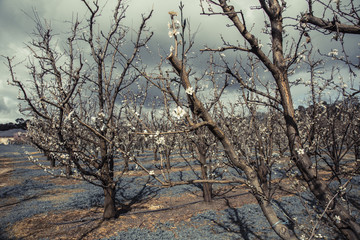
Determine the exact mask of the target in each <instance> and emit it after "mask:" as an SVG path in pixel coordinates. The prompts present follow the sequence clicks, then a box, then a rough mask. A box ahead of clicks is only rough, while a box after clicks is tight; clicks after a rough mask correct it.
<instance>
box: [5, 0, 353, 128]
mask: <svg viewBox="0 0 360 240" xmlns="http://www.w3.org/2000/svg"><path fill="white" fill-rule="evenodd" d="M90 2H91V1H90ZM100 2H101V3H105V2H108V6H107V7H105V8H104V9H103V10H102V17H101V18H100V19H99V21H98V24H99V25H100V27H101V28H102V27H104V28H106V27H105V26H107V25H108V24H109V22H110V16H111V6H112V4H114V1H105V0H101V1H100ZM182 2H183V3H184V5H185V8H184V16H185V17H186V18H187V19H188V23H190V24H191V27H192V30H193V32H195V31H196V30H197V29H198V32H197V35H196V38H195V41H196V44H195V46H194V48H193V51H194V52H195V53H196V54H198V55H199V56H201V58H200V59H197V60H194V61H191V66H192V67H193V68H194V69H196V70H197V71H199V72H200V71H204V69H205V66H206V60H207V58H208V55H207V54H206V53H204V54H200V53H199V49H201V48H203V47H204V46H205V45H206V46H209V47H212V48H217V47H219V46H222V41H221V36H222V37H223V38H224V39H225V40H226V41H228V42H230V43H232V44H241V45H243V40H242V38H241V36H240V34H239V33H238V32H237V31H236V30H235V29H234V28H233V27H227V24H230V25H231V22H230V20H229V19H228V18H227V17H225V16H222V15H216V16H205V15H201V14H200V12H201V8H200V6H199V3H200V1H199V0H183V1H182ZM289 2H290V1H289ZM127 3H128V4H129V8H128V11H127V13H126V16H127V18H126V19H125V24H126V25H127V26H128V27H131V28H133V29H135V30H136V29H137V28H138V26H139V23H140V19H141V14H143V13H145V14H146V13H148V12H150V11H151V10H152V9H154V13H153V17H152V19H151V20H150V21H149V24H148V27H149V28H150V29H151V31H153V32H154V36H153V39H152V41H151V43H150V44H149V46H150V49H151V51H152V54H151V55H144V56H143V60H144V63H145V64H147V65H148V66H149V67H150V68H153V67H155V66H156V65H157V64H158V62H159V56H158V53H160V54H161V55H163V57H166V55H167V54H168V53H169V48H170V46H171V45H172V44H173V40H172V39H170V38H169V37H168V34H167V33H168V29H167V23H168V21H169V19H170V18H169V15H168V11H177V12H179V9H178V5H179V3H180V1H179V0H171V1H169V0H146V1H144V0H131V1H127ZM231 4H233V5H234V6H235V9H237V10H243V13H244V16H245V19H246V23H247V26H248V28H249V29H251V30H252V31H253V32H254V33H256V35H257V36H258V38H259V40H260V41H261V43H262V44H263V45H264V50H266V51H269V49H268V47H267V43H269V41H270V39H269V36H268V35H266V34H264V33H261V30H262V27H263V22H264V21H263V19H264V14H263V13H262V11H261V10H251V7H252V6H253V5H254V4H255V3H253V2H252V1H245V2H244V1H241V3H240V2H238V1H231ZM33 10H36V11H37V13H38V15H39V16H40V17H41V18H44V19H48V20H49V21H50V22H51V24H52V27H53V28H54V29H55V30H54V32H56V33H59V34H60V35H59V38H60V37H61V36H63V35H64V36H65V34H66V33H67V32H68V30H69V29H68V27H69V22H67V23H65V20H67V21H71V19H72V18H74V17H76V16H78V17H79V19H80V20H83V19H84V15H85V13H86V11H87V10H86V8H85V7H84V5H83V4H82V3H81V1H74V0H61V1H55V0H37V1H28V0H16V1H13V0H1V1H0V27H1V29H2V34H1V35H0V41H1V44H0V54H1V55H7V56H16V60H17V61H21V60H23V59H25V58H26V56H28V55H29V51H27V50H26V48H25V45H24V43H25V42H28V41H29V40H30V37H31V33H32V31H33V28H34V22H33V21H32V20H31V18H30V17H29V16H27V15H26V14H25V13H27V14H28V15H30V16H31V15H32V12H33ZM305 10H306V1H305V0H304V1H292V3H291V4H290V3H289V4H288V10H287V11H286V12H285V13H284V14H285V15H286V16H290V17H295V16H297V15H298V14H300V12H301V11H305ZM76 13H78V14H76ZM284 21H285V23H286V24H288V23H295V22H294V21H293V20H290V19H288V18H286V19H285V20H284ZM287 33H288V34H289V37H288V38H287V39H286V40H291V39H292V38H294V39H295V40H297V38H298V36H299V33H298V32H296V31H293V30H291V28H287ZM310 36H311V37H312V44H313V46H314V48H319V49H321V51H322V52H323V53H327V52H329V51H330V50H331V49H335V48H336V49H339V51H340V49H341V46H340V43H339V42H336V41H332V40H331V35H330V36H326V37H324V36H323V35H320V34H317V33H315V32H310ZM133 37H134V36H133ZM345 40H346V42H347V45H346V49H347V51H348V54H349V58H350V59H351V60H352V61H357V60H358V58H357V57H356V55H359V46H358V42H359V40H358V36H351V35H346V36H345ZM354 49H356V51H354ZM225 54H226V55H227V56H229V57H228V60H229V61H230V62H232V60H233V59H232V57H230V56H233V57H238V56H239V54H240V53H225ZM242 55H243V56H245V55H244V54H242ZM270 57H271V56H270ZM334 64H337V63H335V62H333V61H328V62H326V65H325V67H326V68H331V67H332V66H333V65H334ZM341 67H343V66H341ZM17 74H18V77H19V78H23V79H26V78H27V75H26V69H18V72H17ZM299 75H303V77H304V78H306V77H307V73H306V69H299V70H297V74H296V75H294V76H291V78H296V77H299ZM8 78H9V73H8V70H7V68H6V67H4V65H3V64H1V66H0V83H1V85H0V87H1V89H0V96H1V97H0V111H1V112H0V113H1V115H0V121H3V119H8V117H7V116H10V117H17V116H19V113H18V111H17V110H16V107H17V104H18V102H17V99H16V96H17V90H16V89H15V88H10V87H9V86H7V85H6V84H4V82H5V81H6V79H8ZM270 81H271V79H270ZM305 92H306V89H303V88H300V89H294V94H295V95H297V96H296V99H301V96H302V95H303V94H304V93H305ZM157 94H158V92H157V91H153V92H152V93H151V95H152V96H154V95H157ZM5 96H6V101H5ZM5 111H7V112H6V116H5V115H4V113H5Z"/></svg>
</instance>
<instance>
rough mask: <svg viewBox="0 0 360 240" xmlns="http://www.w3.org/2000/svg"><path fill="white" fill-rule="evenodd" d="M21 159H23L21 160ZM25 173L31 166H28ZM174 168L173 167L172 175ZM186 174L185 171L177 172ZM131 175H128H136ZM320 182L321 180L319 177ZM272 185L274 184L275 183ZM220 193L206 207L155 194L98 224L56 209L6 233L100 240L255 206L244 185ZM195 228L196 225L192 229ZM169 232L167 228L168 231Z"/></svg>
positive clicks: (95, 214) (7, 182) (53, 197)
mask: <svg viewBox="0 0 360 240" xmlns="http://www.w3.org/2000/svg"><path fill="white" fill-rule="evenodd" d="M13 160H14V159H10V158H0V187H5V186H15V185H17V184H19V183H20V182H19V180H18V179H16V178H15V179H14V178H11V173H12V172H13V171H14V164H13ZM25 161H26V160H25ZM27 168H28V169H29V170H31V169H34V168H36V166H28V167H27ZM178 170H179V169H176V168H174V171H178ZM182 170H186V169H182ZM136 174H139V172H137V173H135V172H134V173H131V172H130V173H129V175H136ZM322 175H323V178H324V179H325V178H326V176H327V173H326V172H323V173H322ZM34 180H36V181H40V182H42V181H43V182H47V183H52V184H54V185H57V186H68V185H73V184H78V183H79V181H77V180H71V179H64V178H61V179H60V178H51V177H49V176H46V175H45V176H39V177H36V178H35V179H34ZM275 181H277V180H275ZM289 185H290V184H289V180H288V179H285V180H283V181H282V182H281V187H280V188H279V190H278V192H277V194H275V198H279V197H283V196H290V195H292V194H293V192H292V190H291V189H290V188H289ZM221 190H222V191H221V192H222V193H224V194H223V195H220V196H216V197H214V199H213V201H212V202H210V203H205V202H204V201H203V198H202V196H201V192H200V191H198V192H188V193H183V194H179V195H177V196H175V197H174V196H172V197H169V196H160V197H156V198H150V199H149V200H147V201H145V202H139V203H136V204H134V205H132V206H131V208H129V209H127V208H126V207H124V208H123V209H122V208H119V209H118V211H119V216H118V218H116V219H112V220H108V221H103V220H102V208H101V207H93V208H90V209H71V210H62V211H49V212H46V213H42V214H37V215H34V216H31V217H29V218H25V219H22V220H21V221H17V222H16V223H14V224H12V225H11V226H9V227H8V228H7V229H6V231H7V234H8V235H9V236H10V237H11V238H14V239H101V238H111V237H116V236H117V234H118V232H120V231H125V230H128V229H130V228H146V229H148V230H150V231H155V230H156V226H157V225H156V223H159V222H161V223H172V224H171V226H173V228H176V225H177V224H179V223H181V222H188V223H189V224H192V226H193V227H194V228H198V227H201V226H200V224H202V223H198V222H194V223H192V222H191V218H192V217H193V216H195V215H197V214H199V213H201V212H204V211H208V210H214V211H221V210H225V209H228V208H240V207H242V206H244V205H245V204H250V203H256V200H255V199H254V197H253V196H252V194H251V193H250V192H249V190H247V189H246V188H245V186H244V185H237V186H236V187H234V188H233V187H230V186H224V187H223V188H222V189H221ZM79 191H83V190H82V189H72V190H69V189H64V190H62V189H61V188H60V189H56V190H48V191H47V192H45V194H43V195H42V196H40V197H39V199H38V200H44V201H51V202H53V203H55V204H56V203H57V202H58V203H59V204H60V203H61V202H63V201H67V200H68V199H69V197H70V196H71V195H72V194H75V193H77V192H79ZM17 201H18V200H17V199H15V198H9V199H7V200H6V204H3V206H2V207H1V209H0V210H1V211H0V217H1V216H2V214H4V213H5V212H8V211H10V210H11V208H13V207H15V206H16V204H17ZM1 212H2V213H1ZM195 224H196V225H195ZM170 230H171V229H170Z"/></svg>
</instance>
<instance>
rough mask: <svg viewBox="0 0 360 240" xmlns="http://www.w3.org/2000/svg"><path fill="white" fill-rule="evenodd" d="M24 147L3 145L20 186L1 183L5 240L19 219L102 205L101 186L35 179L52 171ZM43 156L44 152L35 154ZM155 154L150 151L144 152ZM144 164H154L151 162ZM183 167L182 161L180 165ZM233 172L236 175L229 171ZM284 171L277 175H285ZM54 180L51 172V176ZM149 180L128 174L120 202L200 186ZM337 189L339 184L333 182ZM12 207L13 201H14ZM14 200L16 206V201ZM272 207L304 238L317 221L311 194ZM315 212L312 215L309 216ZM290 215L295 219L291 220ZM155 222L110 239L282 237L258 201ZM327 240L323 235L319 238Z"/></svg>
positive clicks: (0, 227)
mask: <svg viewBox="0 0 360 240" xmlns="http://www.w3.org/2000/svg"><path fill="white" fill-rule="evenodd" d="M24 151H28V152H35V151H36V150H35V149H33V148H32V147H30V146H17V145H7V146H4V145H0V158H11V159H12V164H13V165H12V166H13V167H14V170H13V171H12V172H11V176H10V178H9V181H14V182H15V183H16V184H14V185H9V186H4V187H0V212H1V213H0V217H1V218H0V239H8V236H7V235H6V232H5V230H6V228H7V227H8V226H11V225H12V224H14V223H15V222H18V221H20V220H23V219H25V218H29V217H32V216H35V215H37V214H41V213H46V212H49V211H60V210H70V209H87V208H90V207H94V206H101V205H102V201H103V192H102V189H101V188H99V187H95V186H93V185H91V184H89V183H86V182H82V183H78V184H75V185H64V186H59V185H55V184H52V183H51V181H48V182H44V181H39V180H36V179H38V178H41V177H45V176H46V175H47V173H45V172H44V171H42V170H39V169H36V168H31V166H32V163H30V162H29V161H27V160H26V155H25V153H24ZM36 156H37V157H39V158H41V159H42V158H43V156H41V155H39V154H38V155H36ZM143 156H145V157H149V158H151V156H152V155H151V153H145V154H143ZM143 162H144V163H145V165H146V166H147V167H149V169H151V168H152V166H153V165H151V163H146V160H143ZM179 165H180V166H182V165H181V164H179V163H177V165H176V166H179ZM230 174H233V173H230ZM281 174H282V173H281V172H280V171H279V172H278V174H277V175H281ZM171 177H172V179H174V180H175V181H179V180H186V179H192V178H194V174H193V173H192V172H191V171H184V172H182V173H181V174H179V173H172V174H171ZM48 178H49V179H51V176H48ZM144 182H148V183H154V184H155V182H154V181H153V180H152V179H150V178H149V177H148V176H143V177H138V176H137V177H131V176H128V177H125V178H123V179H122V181H121V182H119V184H118V189H119V190H118V192H117V196H116V198H117V200H118V201H119V202H124V201H128V200H130V199H136V200H137V201H144V200H145V199H149V198H154V197H157V198H160V197H164V196H166V197H172V196H179V195H181V194H183V193H186V192H195V191H199V187H200V186H195V185H191V186H188V185H180V186H175V187H173V188H164V189H159V188H155V187H149V186H146V187H144ZM359 186H360V177H359V176H357V177H355V178H353V180H352V181H351V191H350V188H349V190H348V191H349V193H348V196H349V198H350V199H353V200H355V201H356V199H357V197H358V196H360V188H359ZM332 187H334V188H336V187H337V186H336V184H334V185H332ZM64 189H65V190H69V191H70V190H81V191H77V192H76V191H74V193H73V194H72V195H71V196H69V197H68V198H65V199H64V200H63V201H61V202H54V201H50V200H44V199H46V198H43V196H47V195H48V194H49V192H51V191H60V190H62V191H64ZM10 200H11V201H12V202H11V205H10V202H9V201H10ZM14 201H15V204H14ZM273 205H274V206H275V209H276V210H277V211H278V213H279V216H281V218H282V220H283V221H284V222H285V223H286V224H287V225H288V226H289V227H290V228H294V229H295V232H296V233H297V234H298V236H301V234H302V233H301V231H300V227H299V226H300V225H301V224H305V225H308V223H309V221H310V220H314V219H315V217H316V216H315V214H316V213H314V212H313V211H312V209H315V210H316V209H317V206H316V201H315V200H314V199H313V198H312V197H311V195H310V194H308V193H306V192H303V193H301V195H300V197H299V196H295V197H294V196H293V197H282V198H281V199H278V200H274V201H273ZM309 211H310V213H311V214H310V215H309ZM353 213H354V214H355V215H356V216H357V219H360V217H359V216H360V214H359V212H358V211H356V209H354V210H353ZM289 219H290V220H289ZM155 224H156V228H155V229H156V230H149V229H147V228H130V229H128V230H127V231H121V232H119V233H118V235H117V236H116V237H112V238H107V239H131V240H134V239H141V240H145V239H175V238H177V239H278V237H277V236H276V234H275V233H274V232H273V231H272V230H271V228H270V226H269V224H268V222H267V221H266V219H265V217H264V216H263V214H262V212H261V209H260V208H259V206H258V205H256V204H246V205H244V206H242V207H241V208H231V207H229V208H227V209H225V210H208V211H205V212H202V213H199V214H195V215H194V216H193V217H191V221H183V222H181V223H178V224H176V226H174V224H173V223H162V222H160V221H159V222H158V223H155ZM321 227H322V228H321V230H320V231H319V232H318V233H320V234H322V236H324V237H323V239H334V237H335V236H336V233H335V232H334V231H333V230H332V229H331V228H327V227H326V225H325V224H322V225H321ZM318 239H322V238H318Z"/></svg>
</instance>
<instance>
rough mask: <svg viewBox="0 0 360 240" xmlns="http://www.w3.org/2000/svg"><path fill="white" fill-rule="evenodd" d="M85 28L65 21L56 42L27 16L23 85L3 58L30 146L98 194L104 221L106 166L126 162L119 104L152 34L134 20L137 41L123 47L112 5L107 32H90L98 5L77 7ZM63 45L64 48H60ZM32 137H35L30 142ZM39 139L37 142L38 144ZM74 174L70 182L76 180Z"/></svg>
mask: <svg viewBox="0 0 360 240" xmlns="http://www.w3.org/2000/svg"><path fill="white" fill-rule="evenodd" d="M82 2H83V4H84V6H85V7H86V9H87V13H88V16H87V21H86V22H80V21H79V20H78V18H75V19H73V22H72V24H71V28H70V29H69V35H68V37H67V38H66V41H64V42H63V45H60V46H61V47H59V45H58V44H57V41H60V42H61V41H63V38H62V37H63V36H60V37H59V38H58V39H56V37H57V35H56V34H55V33H54V31H53V29H52V28H51V25H50V23H49V22H47V21H41V20H40V18H39V17H38V16H37V15H36V14H35V19H34V20H35V23H36V29H35V32H34V38H33V40H32V41H31V42H30V43H29V44H28V45H27V47H28V48H29V50H30V51H31V53H32V57H30V58H29V61H28V65H27V67H28V69H29V74H30V76H31V81H30V83H28V82H26V81H24V80H19V79H18V78H17V77H16V73H15V66H14V64H13V63H12V59H11V58H9V57H8V58H7V59H8V66H9V69H10V73H11V79H12V82H13V84H14V85H16V86H17V87H18V88H19V89H20V90H21V93H22V96H21V98H20V99H21V100H23V101H24V102H25V103H26V108H25V109H22V110H23V111H28V112H29V115H30V116H32V117H33V119H32V120H31V121H32V124H30V125H31V128H32V129H31V131H32V132H33V134H32V136H33V139H32V140H33V141H34V142H36V143H37V144H39V145H43V144H44V143H45V142H44V138H45V140H46V143H47V146H46V149H47V151H48V152H49V153H50V154H53V155H55V156H56V158H58V159H59V161H60V162H61V163H62V164H63V165H65V166H66V167H67V168H70V167H71V168H74V173H75V175H74V176H73V177H77V178H81V179H84V180H86V181H88V182H90V183H92V184H95V185H96V186H99V187H101V188H102V189H103V190H104V213H103V217H104V219H109V218H114V217H115V216H116V206H115V193H116V183H117V181H118V179H120V178H121V175H122V172H120V173H118V174H116V173H115V170H114V164H115V163H114V159H115V158H116V157H119V158H121V157H124V158H126V157H127V154H128V152H127V151H125V150H126V149H124V148H123V147H122V146H123V145H122V143H123V141H124V142H125V141H127V140H126V139H127V136H128V134H131V129H130V127H128V125H127V124H124V123H126V116H124V114H125V113H124V108H125V106H126V104H121V101H120V100H121V98H123V95H124V94H126V92H127V91H128V88H129V87H130V86H131V85H132V84H133V83H134V82H135V81H137V80H138V78H139V75H138V74H137V73H136V72H134V71H132V65H134V66H135V65H137V63H135V62H137V61H141V59H140V58H139V52H140V49H141V48H143V47H145V46H146V44H147V42H148V41H149V40H150V38H151V36H152V33H151V32H148V34H144V32H147V30H146V23H147V21H148V20H149V19H150V17H151V15H152V11H151V12H150V13H149V14H148V15H146V16H145V15H143V16H142V21H141V23H140V26H139V29H138V33H137V36H136V38H135V40H134V41H132V42H129V43H127V40H128V39H127V34H128V33H129V31H132V30H129V29H128V28H127V27H126V26H124V25H122V21H123V19H124V18H125V11H126V8H127V7H126V5H125V3H124V1H122V0H119V1H117V2H116V4H115V6H114V10H113V13H114V14H113V16H112V23H111V25H110V26H109V27H108V28H107V29H108V32H103V31H102V30H99V31H97V28H98V27H101V26H100V25H97V23H96V20H97V19H98V18H99V17H100V16H101V14H100V9H101V8H100V5H99V1H92V2H88V1H86V0H82ZM62 46H64V47H62ZM36 131H38V132H40V133H41V134H40V135H39V137H38V135H36ZM40 136H41V137H40ZM76 174H77V175H76Z"/></svg>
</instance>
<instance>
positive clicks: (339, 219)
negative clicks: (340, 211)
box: [335, 215, 341, 223]
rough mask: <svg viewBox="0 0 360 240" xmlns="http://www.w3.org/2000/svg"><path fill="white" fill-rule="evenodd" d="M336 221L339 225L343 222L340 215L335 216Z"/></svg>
mask: <svg viewBox="0 0 360 240" xmlns="http://www.w3.org/2000/svg"><path fill="white" fill-rule="evenodd" d="M335 220H336V222H337V223H340V222H341V217H340V216H338V215H335Z"/></svg>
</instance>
